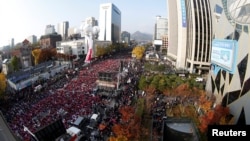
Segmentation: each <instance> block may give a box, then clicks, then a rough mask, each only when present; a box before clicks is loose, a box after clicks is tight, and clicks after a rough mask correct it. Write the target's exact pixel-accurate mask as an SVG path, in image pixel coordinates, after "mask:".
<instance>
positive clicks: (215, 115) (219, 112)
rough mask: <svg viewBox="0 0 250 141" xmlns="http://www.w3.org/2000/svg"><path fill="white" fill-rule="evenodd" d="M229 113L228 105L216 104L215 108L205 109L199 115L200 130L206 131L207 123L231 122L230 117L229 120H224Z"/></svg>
mask: <svg viewBox="0 0 250 141" xmlns="http://www.w3.org/2000/svg"><path fill="white" fill-rule="evenodd" d="M229 115H230V112H229V108H228V107H223V106H222V105H217V106H216V107H215V108H213V109H211V110H209V111H207V112H206V113H205V114H204V115H202V116H201V117H200V125H199V129H200V131H201V132H202V133H205V132H206V131H207V128H208V125H215V124H216V125H220V124H231V123H232V120H231V119H232V118H231V119H230V120H225V119H227V117H229Z"/></svg>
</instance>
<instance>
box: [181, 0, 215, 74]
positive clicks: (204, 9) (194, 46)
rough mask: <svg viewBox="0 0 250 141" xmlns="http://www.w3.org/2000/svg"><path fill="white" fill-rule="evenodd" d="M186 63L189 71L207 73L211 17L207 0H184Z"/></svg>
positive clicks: (210, 39) (210, 40)
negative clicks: (185, 14)
mask: <svg viewBox="0 0 250 141" xmlns="http://www.w3.org/2000/svg"><path fill="white" fill-rule="evenodd" d="M186 2H187V3H186V13H187V45H186V48H187V49H186V65H185V67H186V68H188V69H189V70H190V72H195V73H199V74H207V73H208V71H209V68H210V56H211V42H212V20H211V19H212V17H211V12H210V4H209V0H188V1H186Z"/></svg>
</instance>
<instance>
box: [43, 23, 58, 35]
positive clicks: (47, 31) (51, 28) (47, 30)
mask: <svg viewBox="0 0 250 141" xmlns="http://www.w3.org/2000/svg"><path fill="white" fill-rule="evenodd" d="M55 32H56V30H55V26H54V25H47V26H46V28H45V35H48V34H54V33H55Z"/></svg>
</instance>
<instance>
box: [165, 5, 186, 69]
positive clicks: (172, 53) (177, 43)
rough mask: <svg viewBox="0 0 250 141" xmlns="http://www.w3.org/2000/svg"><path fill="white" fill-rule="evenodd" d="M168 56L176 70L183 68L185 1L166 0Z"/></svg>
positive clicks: (184, 59)
mask: <svg viewBox="0 0 250 141" xmlns="http://www.w3.org/2000/svg"><path fill="white" fill-rule="evenodd" d="M167 2H168V42H169V44H168V54H167V55H168V56H169V58H170V59H171V60H170V61H172V62H173V64H174V65H175V66H176V68H185V65H186V42H187V19H186V18H187V16H186V5H185V0H168V1H167Z"/></svg>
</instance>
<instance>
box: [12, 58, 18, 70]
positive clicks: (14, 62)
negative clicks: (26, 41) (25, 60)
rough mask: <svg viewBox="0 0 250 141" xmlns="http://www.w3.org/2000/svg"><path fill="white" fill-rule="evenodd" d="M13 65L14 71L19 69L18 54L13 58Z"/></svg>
mask: <svg viewBox="0 0 250 141" xmlns="http://www.w3.org/2000/svg"><path fill="white" fill-rule="evenodd" d="M11 65H12V67H13V70H14V71H18V70H19V59H18V58H17V57H16V56H14V57H12V58H11Z"/></svg>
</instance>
